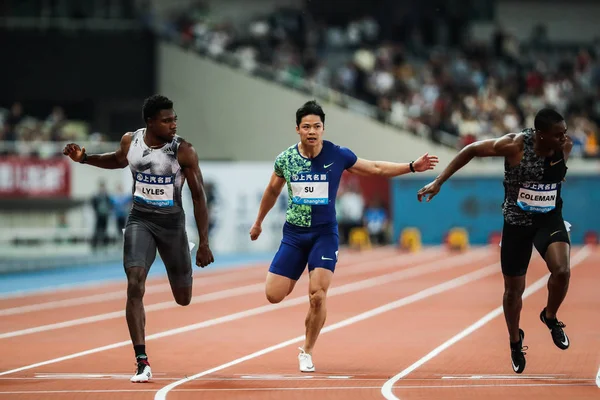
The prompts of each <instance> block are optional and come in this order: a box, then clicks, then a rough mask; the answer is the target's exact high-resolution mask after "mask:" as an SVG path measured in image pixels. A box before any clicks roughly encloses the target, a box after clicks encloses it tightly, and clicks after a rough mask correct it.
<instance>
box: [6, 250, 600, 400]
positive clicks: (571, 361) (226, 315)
mask: <svg viewBox="0 0 600 400" xmlns="http://www.w3.org/2000/svg"><path fill="white" fill-rule="evenodd" d="M498 261H499V251H498V248H497V247H492V248H488V247H483V248H474V249H472V250H469V251H468V252H466V253H449V252H446V251H445V250H444V249H442V248H437V247H433V248H426V249H424V250H422V251H420V252H418V253H413V254H403V253H400V252H398V251H397V250H395V249H393V248H380V249H375V250H369V251H364V252H350V251H345V252H341V253H340V262H339V264H338V268H337V272H336V275H335V279H334V284H333V287H332V288H331V289H330V293H329V296H330V297H329V300H328V309H329V314H328V320H327V322H326V324H325V328H324V330H323V332H322V334H321V337H320V338H319V341H318V342H317V347H316V348H315V352H314V362H315V366H316V368H317V371H316V373H312V374H301V373H299V372H298V370H297V367H298V366H297V359H296V355H297V347H298V346H300V345H301V344H302V340H303V336H302V335H303V333H304V317H305V314H306V310H307V304H308V303H307V296H306V290H307V281H306V275H305V276H303V278H302V279H301V281H300V282H299V283H298V285H297V286H296V290H295V292H294V293H292V295H291V296H290V297H289V298H287V299H286V300H284V301H283V302H282V303H281V304H279V305H270V304H268V303H267V302H266V300H265V298H264V287H263V284H264V278H265V271H266V268H267V265H266V263H256V261H253V262H254V264H248V265H242V266H238V267H235V268H224V269H222V268H213V269H211V268H208V269H205V270H200V269H196V270H195V283H194V286H195V287H194V299H193V300H192V304H191V305H190V306H188V307H179V306H177V305H175V303H174V302H173V300H172V298H171V294H170V291H169V287H168V285H167V284H166V280H165V278H164V276H162V275H161V276H153V277H152V278H151V279H149V281H148V283H147V291H146V297H145V304H146V310H147V313H146V318H147V331H146V334H147V336H148V340H147V343H146V348H147V350H148V353H149V356H150V362H151V364H152V368H153V372H154V380H153V382H151V383H148V384H131V383H130V382H129V377H130V376H131V374H132V372H133V370H134V359H133V350H132V347H131V344H130V342H129V336H128V332H127V326H126V323H125V318H124V312H123V307H124V304H125V297H124V296H125V291H124V289H125V283H124V281H119V282H118V283H115V282H98V283H97V284H90V283H87V284H86V285H82V286H79V287H78V286H75V287H67V288H61V289H59V290H53V291H42V292H35V291H30V292H27V293H21V294H19V295H4V296H3V297H1V296H2V295H0V320H1V321H2V323H1V324H0V354H1V355H2V357H1V358H0V398H2V399H10V400H12V399H15V400H16V399H40V398H44V399H61V400H62V399H81V398H85V399H101V400H114V399H165V398H167V399H180V400H183V399H186V400H187V399H203V398H210V399H217V400H219V399H265V398H267V399H283V398H285V399H312V398H315V397H318V398H327V399H351V400H352V399H385V398H387V399H402V400H406V399H448V400H450V399H483V398H484V399H486V400H491V399H506V398H515V399H518V398H524V399H544V400H548V399H566V398H568V399H598V398H600V388H598V387H597V386H596V382H595V379H596V375H597V371H598V367H599V365H600V352H599V351H598V349H600V334H599V332H600V318H598V310H599V309H600V296H599V295H598V281H599V279H600V270H598V268H597V265H598V262H599V261H600V249H596V248H592V247H577V248H574V249H573V252H572V267H573V271H572V278H571V287H570V291H569V294H568V296H567V299H566V301H565V303H564V304H563V308H562V309H561V312H560V313H559V318H560V319H561V320H563V321H564V322H565V323H566V325H567V327H566V331H567V333H568V334H569V336H570V338H571V341H572V343H571V347H570V349H568V350H567V351H561V350H559V349H558V348H556V347H555V346H554V344H553V343H552V340H551V338H550V334H549V332H548V330H547V329H546V328H545V327H544V326H543V325H542V323H541V322H540V321H539V317H538V316H539V313H540V311H541V309H542V308H543V306H544V304H545V299H546V293H547V291H546V286H545V284H546V281H547V270H546V269H545V266H544V265H543V263H542V261H541V260H540V258H539V257H534V258H533V259H532V265H531V267H530V272H529V275H528V281H527V284H528V289H527V291H526V296H527V298H526V299H525V300H524V307H523V312H522V316H521V326H522V328H523V329H524V330H525V334H526V337H525V345H528V346H529V350H528V351H527V368H526V370H525V373H524V374H522V375H517V374H514V373H513V372H512V369H511V364H510V356H509V347H508V341H507V340H508V339H507V333H506V328H505V323H504V319H503V315H502V309H501V307H500V306H501V299H502V290H503V287H502V277H501V274H500V268H499V265H498ZM158 268H163V267H162V266H160V267H158Z"/></svg>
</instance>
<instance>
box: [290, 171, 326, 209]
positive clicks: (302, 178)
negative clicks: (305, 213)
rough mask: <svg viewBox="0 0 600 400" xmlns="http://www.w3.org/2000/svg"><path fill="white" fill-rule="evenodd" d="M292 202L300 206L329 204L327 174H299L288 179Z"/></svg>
mask: <svg viewBox="0 0 600 400" xmlns="http://www.w3.org/2000/svg"><path fill="white" fill-rule="evenodd" d="M290 185H291V187H292V202H293V203H294V204H302V205H311V206H314V205H324V204H329V182H328V180H327V174H313V173H310V172H301V173H298V174H293V175H292V176H291V179H290Z"/></svg>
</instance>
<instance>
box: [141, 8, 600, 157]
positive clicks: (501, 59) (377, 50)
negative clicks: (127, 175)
mask: <svg viewBox="0 0 600 400" xmlns="http://www.w3.org/2000/svg"><path fill="white" fill-rule="evenodd" d="M146 17H147V18H151V16H150V15H147V16H146ZM448 21H449V22H448ZM448 21H446V22H448V24H449V25H446V27H448V29H450V30H452V24H454V25H456V22H452V20H448ZM417 25H418V24H417ZM162 29H163V34H166V35H169V36H171V37H172V38H174V39H177V40H178V41H180V42H181V43H183V44H184V45H186V46H190V47H193V48H195V49H196V50H198V51H200V52H203V53H206V54H208V55H210V56H212V57H216V58H219V57H223V56H225V55H226V54H233V55H234V56H235V59H236V62H237V63H238V65H239V66H240V67H241V68H243V69H245V70H247V71H251V72H258V71H259V70H260V69H264V68H265V67H269V68H274V69H275V70H276V71H277V73H276V76H275V79H277V80H279V81H280V82H282V83H285V84H288V85H292V86H299V85H300V84H301V82H304V83H308V84H309V85H311V86H312V87H323V88H325V87H328V88H332V89H335V90H336V91H339V92H341V93H344V94H347V95H349V96H352V97H353V98H356V99H360V100H362V101H364V102H365V103H366V104H369V105H370V106H371V107H370V109H371V110H375V111H374V112H373V113H372V116H373V117H375V118H378V119H379V120H381V121H382V122H386V123H389V124H393V125H395V126H398V127H401V128H405V129H409V130H410V131H412V132H415V133H417V134H421V135H425V136H428V137H430V138H431V139H433V140H435V141H438V142H446V143H447V141H445V140H444V138H451V139H452V140H451V141H450V143H451V144H452V145H453V146H455V147H456V148H462V147H463V146H465V145H467V144H469V143H471V142H473V141H474V140H478V139H483V138H488V137H497V136H500V135H503V134H505V133H508V132H515V131H518V130H521V129H523V128H526V127H531V126H533V118H534V116H535V113H536V112H537V110H539V109H540V108H542V107H545V106H550V107H553V108H555V109H557V110H558V111H559V112H561V113H563V115H565V118H566V119H567V122H568V125H569V134H570V135H571V137H572V138H573V140H574V142H575V148H574V154H576V155H577V156H580V157H589V158H595V157H599V156H600V152H599V147H598V135H599V133H600V132H599V126H600V38H595V39H594V40H591V41H590V43H586V44H579V45H572V46H567V45H559V44H554V43H550V42H549V41H548V39H547V34H546V31H545V27H544V26H536V27H532V34H531V38H530V40H529V41H527V42H526V43H519V41H518V40H517V39H516V37H515V36H514V35H512V34H511V33H510V32H505V31H504V30H503V29H502V27H500V26H498V27H497V29H496V32H495V33H494V35H493V38H492V40H491V41H490V42H488V43H482V42H478V41H475V40H473V39H472V38H468V37H467V38H465V39H462V40H458V41H456V42H457V43H456V44H455V45H445V46H435V45H434V46H430V45H429V44H428V43H425V42H424V37H425V34H426V33H427V32H424V31H423V30H419V28H418V27H417V28H416V29H412V30H411V31H410V32H408V33H405V34H404V36H403V40H399V41H390V40H382V39H381V38H380V36H381V35H380V26H379V24H378V22H377V20H376V19H375V18H373V17H371V16H369V15H365V16H362V17H360V18H357V19H353V20H351V21H348V22H347V23H345V24H342V25H339V24H338V25H328V24H327V23H325V22H323V21H322V20H319V19H312V18H311V17H310V16H309V15H308V13H307V12H305V11H298V10H293V9H279V10H277V11H276V12H272V13H269V14H268V15H262V16H257V17H254V18H251V19H249V20H248V21H246V22H245V23H236V24H234V23H232V22H230V21H227V20H221V19H219V18H215V17H214V16H213V15H212V14H211V10H210V9H208V8H207V7H206V6H204V5H203V3H202V2H201V1H200V2H198V3H197V4H196V5H195V6H194V7H193V8H192V9H187V10H185V11H184V12H179V13H176V14H175V15H172V16H170V18H169V19H168V21H167V23H166V24H165V25H163V26H162Z"/></svg>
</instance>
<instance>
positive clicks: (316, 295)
mask: <svg viewBox="0 0 600 400" xmlns="http://www.w3.org/2000/svg"><path fill="white" fill-rule="evenodd" d="M326 296H327V295H326V293H325V290H323V289H320V288H319V289H317V290H315V291H311V293H310V295H309V297H310V306H311V308H320V307H321V306H322V305H323V304H325V297H326Z"/></svg>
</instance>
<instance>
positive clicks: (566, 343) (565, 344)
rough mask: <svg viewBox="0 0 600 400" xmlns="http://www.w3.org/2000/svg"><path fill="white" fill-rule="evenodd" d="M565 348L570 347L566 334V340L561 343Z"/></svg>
mask: <svg viewBox="0 0 600 400" xmlns="http://www.w3.org/2000/svg"><path fill="white" fill-rule="evenodd" d="M560 342H561V343H562V344H563V345H564V346H568V345H569V338H568V337H567V334H566V333H565V340H564V341H562V340H561V341H560Z"/></svg>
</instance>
